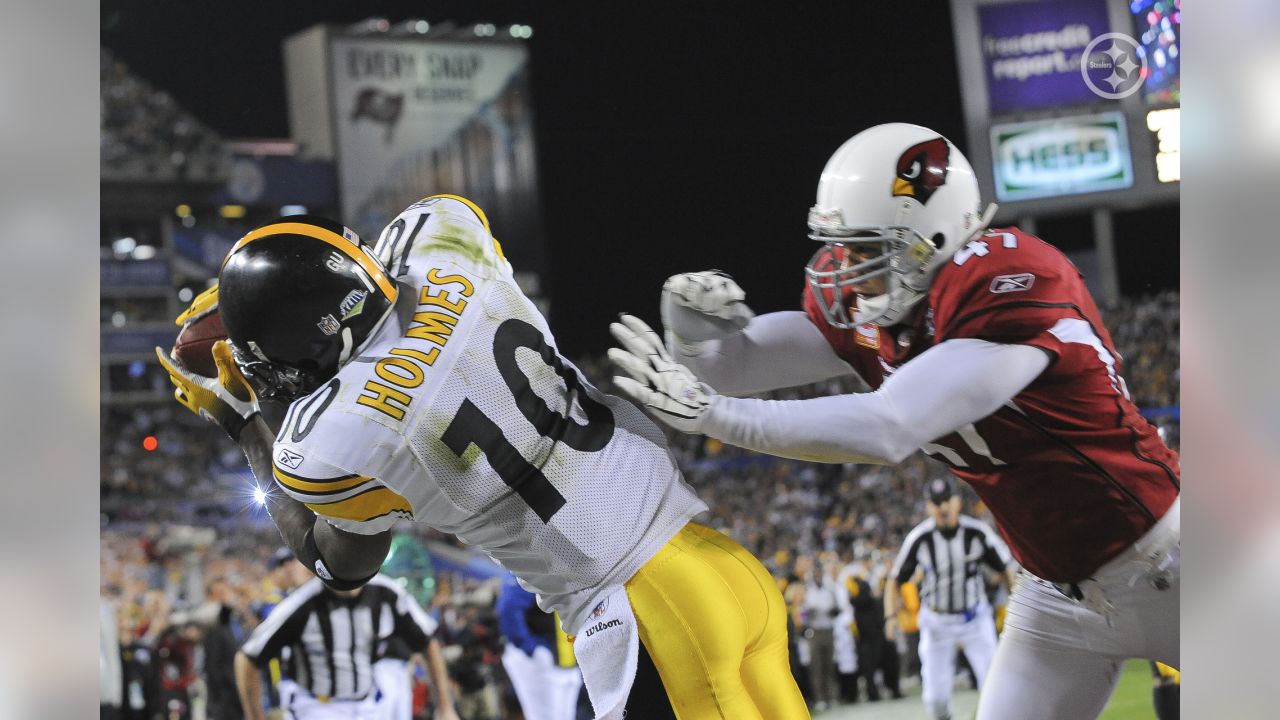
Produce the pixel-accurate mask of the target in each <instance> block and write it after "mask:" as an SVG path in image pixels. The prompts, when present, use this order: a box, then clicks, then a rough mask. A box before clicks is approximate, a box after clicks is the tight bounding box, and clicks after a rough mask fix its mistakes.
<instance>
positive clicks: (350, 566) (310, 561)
mask: <svg viewBox="0 0 1280 720" xmlns="http://www.w3.org/2000/svg"><path fill="white" fill-rule="evenodd" d="M274 447H275V436H274V435H272V434H271V431H270V429H268V428H267V425H266V423H265V422H263V421H262V419H261V418H258V419H257V420H256V421H255V422H254V423H251V424H250V425H249V426H247V427H246V428H245V430H244V432H242V433H241V435H240V448H241V449H242V450H243V451H244V454H245V457H247V458H248V459H249V466H250V468H252V469H253V474H254V477H256V478H258V483H259V486H261V487H270V486H271V484H272V483H273V482H274V478H275V477H276V468H275V467H274V465H273V464H272V452H273V450H274ZM280 487H282V488H283V489H284V490H285V492H284V493H278V492H269V493H267V511H268V512H269V513H270V514H271V519H272V520H274V521H275V524H276V528H277V529H279V531H280V536H281V537H282V538H284V541H285V544H287V545H288V546H289V548H290V549H291V550H293V552H294V555H296V556H297V558H298V559H299V560H300V561H302V564H303V565H306V566H307V569H308V570H310V571H311V572H312V573H314V574H316V575H317V576H318V577H319V578H320V579H321V580H322V581H324V582H325V584H327V585H329V586H330V587H333V588H336V589H339V590H349V589H352V588H356V587H359V586H361V585H363V584H364V583H365V582H367V581H368V580H369V578H371V577H372V576H373V575H374V574H376V573H377V572H378V569H379V568H380V567H382V561H383V560H384V559H385V558H386V557H387V550H388V549H390V547H391V531H390V530H389V529H388V530H384V531H382V532H379V533H375V534H369V535H366V534H361V533H355V532H348V531H345V530H341V529H339V528H337V527H334V526H333V524H332V523H330V522H328V521H327V520H325V519H324V518H321V517H319V516H318V515H317V514H316V513H315V512H314V511H312V510H311V508H308V507H307V506H306V504H304V503H303V502H300V501H299V500H297V499H296V498H294V497H292V496H291V495H290V494H289V491H290V488H289V487H288V486H286V485H284V484H281V485H280ZM326 574H327V575H329V577H325V575H326Z"/></svg>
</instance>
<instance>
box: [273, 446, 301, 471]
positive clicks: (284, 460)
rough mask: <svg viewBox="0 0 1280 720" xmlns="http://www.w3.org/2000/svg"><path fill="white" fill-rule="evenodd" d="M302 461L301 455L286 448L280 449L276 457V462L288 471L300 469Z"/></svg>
mask: <svg viewBox="0 0 1280 720" xmlns="http://www.w3.org/2000/svg"><path fill="white" fill-rule="evenodd" d="M303 459H304V458H303V457H302V456H301V455H299V454H298V453H296V452H293V451H292V450H290V449H288V448H280V454H279V455H278V456H276V462H278V463H280V464H281V465H283V466H285V467H287V468H289V469H290V470H297V469H298V468H299V467H301V466H302V461H303Z"/></svg>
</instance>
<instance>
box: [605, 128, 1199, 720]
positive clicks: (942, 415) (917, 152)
mask: <svg viewBox="0 0 1280 720" xmlns="http://www.w3.org/2000/svg"><path fill="white" fill-rule="evenodd" d="M993 211H994V206H991V207H989V208H988V209H987V210H986V211H985V212H981V211H980V205H979V197H978V185H977V182H976V180H975V178H974V175H973V170H972V168H971V167H970V166H969V163H968V161H967V160H965V158H964V156H963V155H962V154H961V153H960V151H959V150H957V149H956V147H955V146H954V145H953V144H952V143H951V142H950V141H948V140H946V139H945V138H943V137H941V136H939V135H938V134H937V133H935V132H933V131H930V130H928V129H926V128H922V127H918V126H914V125H905V124H889V125H881V126H877V127H874V128H871V129H869V130H866V131H865V132H862V133H860V134H858V135H855V136H854V137H853V138H851V139H850V140H848V141H847V142H846V143H845V144H844V145H842V146H841V147H840V149H838V150H837V151H836V153H835V154H834V155H833V156H832V157H831V159H830V160H829V161H828V163H827V165H826V168H825V169H824V170H823V173H822V177H821V180H820V182H819V184H818V193H817V202H816V204H815V205H814V206H813V208H812V209H811V210H810V211H809V228H810V230H811V234H810V238H812V239H814V240H817V241H819V242H821V243H822V244H823V245H822V248H821V249H820V250H819V251H818V252H817V254H816V255H815V256H814V259H813V260H812V261H811V262H810V264H809V266H808V267H807V268H806V274H807V276H808V284H807V287H806V288H805V291H804V299H803V306H804V309H803V311H788V312H776V313H770V314H767V315H762V316H760V317H754V316H753V314H752V313H751V311H750V310H749V309H748V308H747V306H746V305H745V303H744V294H743V292H742V290H741V289H740V288H739V287H738V286H737V285H736V284H735V283H734V282H733V281H732V280H731V279H730V278H728V277H727V276H725V275H723V274H720V273H718V272H715V271H710V272H703V273H685V274H682V275H676V276H674V277H672V278H670V279H669V280H668V281H667V284H666V286H665V287H664V292H663V302H662V309H663V321H664V325H665V326H666V332H667V344H666V345H667V346H666V347H664V345H663V342H662V339H661V338H659V337H658V336H657V335H656V334H655V333H654V332H653V331H652V330H650V329H649V328H648V326H646V325H645V324H644V323H643V322H642V321H640V320H638V319H637V318H634V317H631V316H627V315H624V316H623V317H622V318H621V322H619V323H615V324H614V325H613V327H612V330H613V333H614V336H615V337H616V338H617V339H618V341H619V342H620V343H621V344H622V346H623V348H622V349H619V348H614V349H611V350H610V351H609V355H610V358H611V359H612V360H613V361H614V363H615V364H616V365H618V367H619V368H620V369H621V370H622V371H623V373H622V374H624V375H626V376H627V377H619V378H617V379H616V380H617V383H618V386H619V388H620V389H622V390H623V391H624V392H626V393H627V394H629V395H631V396H632V397H633V398H635V399H636V400H638V401H640V402H641V403H643V404H644V405H645V406H647V407H648V408H649V409H650V410H651V411H652V412H653V414H654V415H655V416H656V417H658V418H660V419H662V420H663V421H665V422H666V423H667V424H669V425H671V426H672V427H674V428H676V429H677V430H681V431H684V432H696V433H704V434H706V435H708V436H710V437H714V438H716V439H718V440H721V441H723V442H727V443H731V444H734V445H738V446H741V447H745V448H750V449H752V450H757V451H760V452H765V453H770V454H773V455H779V456H783V457H790V458H796V459H801V460H813V461H820V462H833V463H850V462H857V463H879V464H893V463H897V462H899V461H901V460H903V459H904V458H906V457H907V456H908V455H910V454H912V453H914V452H915V451H916V450H917V449H920V450H923V451H925V452H926V453H928V454H930V455H931V456H933V457H935V458H937V459H939V460H941V461H943V462H945V463H946V464H948V465H949V466H950V467H951V469H952V472H954V473H955V474H956V475H957V476H959V477H960V478H962V479H963V480H965V481H966V482H968V483H969V484H970V485H971V486H973V488H974V490H975V491H977V493H978V495H979V496H980V497H981V498H982V500H983V501H984V502H985V503H986V504H987V506H988V507H990V509H991V512H992V513H993V515H994V516H995V518H996V520H997V521H998V523H999V526H1000V530H1001V533H1002V534H1003V535H1004V537H1005V539H1006V540H1007V541H1008V543H1009V546H1010V548H1011V549H1012V550H1013V553H1014V555H1015V557H1016V558H1017V560H1018V562H1019V563H1021V564H1022V566H1023V567H1024V568H1025V569H1026V574H1025V575H1024V577H1023V580H1022V581H1021V582H1020V583H1019V584H1018V587H1017V589H1016V591H1015V592H1014V595H1013V598H1012V599H1011V601H1010V605H1009V613H1008V619H1007V620H1006V624H1005V633H1004V637H1003V639H1002V641H1001V643H1000V648H999V650H998V652H997V655H996V659H995V661H994V664H993V666H992V669H991V672H990V675H989V677H988V678H987V680H986V685H985V686H984V687H983V688H982V697H981V700H980V703H979V711H978V717H979V718H981V719H983V720H992V719H1001V718H1018V719H1019V720H1025V719H1027V718H1064V717H1070V718H1086V717H1095V716H1097V715H1098V713H1100V712H1101V711H1102V708H1103V707H1104V706H1105V705H1106V702H1107V699H1108V697H1109V696H1110V694H1111V691H1112V689H1113V688H1114V685H1115V681H1116V679H1117V677H1118V674H1119V670H1120V668H1121V666H1122V663H1123V661H1124V660H1125V659H1126V658H1130V657H1139V658H1149V659H1153V660H1159V661H1161V662H1164V663H1166V664H1169V665H1172V666H1174V667H1177V666H1178V663H1179V654H1178V638H1179V629H1178V593H1179V585H1180V572H1179V549H1178V546H1179V536H1180V529H1179V502H1178V497H1179V482H1180V474H1179V468H1178V458H1177V455H1176V454H1175V453H1174V452H1173V451H1172V450H1170V449H1169V448H1168V447H1166V446H1165V445H1164V443H1163V442H1162V441H1161V440H1160V438H1159V436H1158V435H1157V433H1156V429H1155V427H1153V426H1152V425H1151V424H1149V423H1148V422H1147V421H1146V420H1145V419H1144V418H1143V417H1142V416H1141V415H1140V414H1139V412H1138V409H1137V407H1135V406H1134V404H1133V402H1132V400H1131V399H1130V397H1129V393H1128V390H1127V389H1126V387H1125V383H1124V379H1123V378H1122V377H1121V358H1120V356H1119V354H1118V353H1117V352H1116V351H1115V348H1114V345H1113V343H1112V341H1111V336H1110V334H1109V333H1108V332H1107V329H1106V327H1104V325H1103V323H1102V318H1101V316H1100V314H1099V312H1098V308H1097V307H1096V305H1095V304H1094V302H1093V299H1092V298H1091V297H1090V295H1089V292H1088V290H1087V289H1086V287H1085V284H1084V281H1083V279H1082V277H1081V275H1080V273H1079V271H1077V270H1076V268H1075V267H1074V266H1073V265H1072V264H1071V262H1070V261H1068V260H1067V258H1066V257H1065V256H1064V255H1063V254H1062V253H1061V252H1059V251H1058V250H1056V249H1055V248H1053V247H1052V246H1050V245H1049V244H1047V243H1045V242H1044V241H1042V240H1040V239H1039V238H1036V237H1034V236H1032V235H1029V234H1027V233H1024V232H1022V231H1020V230H1018V229H1017V228H1012V227H1010V228H996V229H990V230H988V229H987V227H986V226H987V223H988V221H989V219H990V217H991V215H992V214H993ZM853 373H856V374H857V375H859V376H861V378H862V379H863V380H864V381H866V383H867V384H868V385H869V386H870V387H871V388H872V389H873V391H872V392H867V393H856V394H849V395H838V396H829V397H821V398H814V399H808V400H793V401H771V400H755V399H745V398H740V397H734V396H740V395H747V394H752V393H758V392H761V391H765V390H771V389H775V388H781V387H789V386H794V385H801V384H806V383H810V382H815V381H820V380H826V379H829V378H833V377H837V376H843V375H849V374H853ZM713 388H714V389H713Z"/></svg>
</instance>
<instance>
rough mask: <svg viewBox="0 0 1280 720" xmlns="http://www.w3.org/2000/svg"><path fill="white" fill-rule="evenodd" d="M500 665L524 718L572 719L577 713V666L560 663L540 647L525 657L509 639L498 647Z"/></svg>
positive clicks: (549, 652)
mask: <svg viewBox="0 0 1280 720" xmlns="http://www.w3.org/2000/svg"><path fill="white" fill-rule="evenodd" d="M502 667H504V668H506V670H507V677H509V678H511V686H512V687H513V688H514V689H515V691H516V698H518V699H519V700H520V709H521V710H523V711H524V717H525V720H574V718H575V717H576V716H577V713H578V692H579V691H581V690H582V672H581V671H579V670H578V668H576V667H571V668H563V667H560V666H559V665H557V664H556V660H555V658H554V657H553V656H552V655H551V651H550V650H548V649H546V648H544V647H539V648H538V649H537V650H534V651H533V657H529V656H528V655H525V654H524V651H522V650H521V649H520V648H518V647H516V646H515V645H512V644H511V643H507V647H506V649H505V650H503V651H502Z"/></svg>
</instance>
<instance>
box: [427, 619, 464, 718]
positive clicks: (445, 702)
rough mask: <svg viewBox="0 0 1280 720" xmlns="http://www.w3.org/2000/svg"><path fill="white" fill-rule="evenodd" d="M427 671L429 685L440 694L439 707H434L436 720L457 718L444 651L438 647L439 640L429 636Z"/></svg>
mask: <svg viewBox="0 0 1280 720" xmlns="http://www.w3.org/2000/svg"><path fill="white" fill-rule="evenodd" d="M426 655H427V672H428V673H430V675H431V685H432V687H434V688H436V693H437V694H438V695H439V696H440V707H439V708H437V709H436V720H458V711H457V710H456V709H455V708H454V706H453V693H452V692H451V682H450V680H449V666H448V665H447V664H446V663H445V661H444V653H443V652H442V651H441V649H440V641H439V640H437V639H436V638H434V637H433V638H431V640H430V641H428V642H427V653H426Z"/></svg>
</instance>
